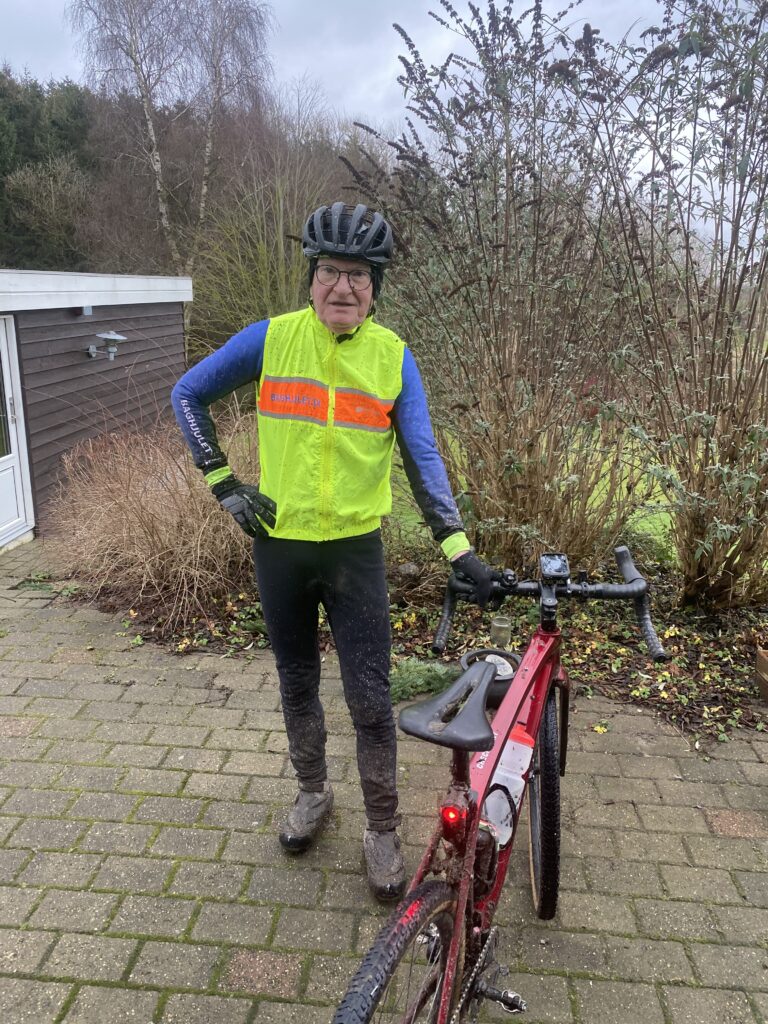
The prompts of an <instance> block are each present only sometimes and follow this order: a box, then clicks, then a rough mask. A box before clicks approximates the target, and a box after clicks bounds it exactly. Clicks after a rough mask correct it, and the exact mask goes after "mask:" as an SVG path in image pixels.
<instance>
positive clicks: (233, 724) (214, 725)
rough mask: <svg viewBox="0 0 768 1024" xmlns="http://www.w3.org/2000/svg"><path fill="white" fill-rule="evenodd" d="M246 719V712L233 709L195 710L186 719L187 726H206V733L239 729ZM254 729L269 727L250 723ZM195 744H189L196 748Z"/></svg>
mask: <svg viewBox="0 0 768 1024" xmlns="http://www.w3.org/2000/svg"><path fill="white" fill-rule="evenodd" d="M244 719H245V711H243V710H242V709H237V708H232V709H231V710H229V709H226V708H195V709H194V710H193V711H192V713H191V715H190V716H189V717H188V718H187V719H186V721H185V724H186V725H192V726H194V725H197V726H204V727H205V729H206V731H207V730H208V729H237V728H238V727H239V726H240V725H242V723H243V721H244ZM249 724H250V725H251V727H252V728H255V729H259V728H261V729H266V728H267V726H266V725H263V726H259V725H258V724H257V723H249ZM186 745H187V744H179V746H186ZM194 745H195V744H189V746H194Z"/></svg>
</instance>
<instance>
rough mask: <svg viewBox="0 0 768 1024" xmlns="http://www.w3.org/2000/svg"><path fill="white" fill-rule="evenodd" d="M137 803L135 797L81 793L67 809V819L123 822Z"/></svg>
mask: <svg viewBox="0 0 768 1024" xmlns="http://www.w3.org/2000/svg"><path fill="white" fill-rule="evenodd" d="M137 802H138V801H137V799H136V797H135V796H119V795H118V794H117V793H83V794H82V796H79V797H78V798H77V800H76V801H75V803H74V804H72V806H71V807H70V808H69V810H68V811H67V817H69V818H90V819H94V818H96V819H101V820H103V821H123V819H125V818H127V817H128V816H129V815H130V813H131V811H132V810H133V808H134V807H135V806H136V804H137Z"/></svg>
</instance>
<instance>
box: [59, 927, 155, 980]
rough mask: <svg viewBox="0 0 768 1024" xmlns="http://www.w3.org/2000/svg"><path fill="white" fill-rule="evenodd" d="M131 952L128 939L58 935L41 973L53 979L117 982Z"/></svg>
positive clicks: (133, 946) (133, 945)
mask: <svg viewBox="0 0 768 1024" xmlns="http://www.w3.org/2000/svg"><path fill="white" fill-rule="evenodd" d="M135 949H136V942H135V941H134V940H132V939H110V938H107V937H106V936H104V935H62V936H61V938H60V939H59V941H58V942H57V943H56V945H55V947H54V949H53V952H52V953H51V955H50V957H49V958H48V959H47V960H46V962H45V973H46V974H50V975H51V976H52V977H54V978H79V979H82V980H83V981H119V980H120V978H122V976H123V974H124V973H125V969H126V967H127V966H128V961H129V959H130V958H131V956H132V954H133V951H134V950H135Z"/></svg>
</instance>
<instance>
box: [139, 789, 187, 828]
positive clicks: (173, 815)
mask: <svg viewBox="0 0 768 1024" xmlns="http://www.w3.org/2000/svg"><path fill="white" fill-rule="evenodd" d="M202 809H203V801H202V800H184V799H181V798H179V797H174V796H148V797H145V798H144V799H143V800H142V802H141V806H140V807H139V809H138V810H137V811H136V813H135V814H134V816H133V817H134V820H136V821H164V822H177V823H179V824H181V825H191V824H192V823H193V822H195V821H197V819H198V817H199V816H200V812H201V811H202Z"/></svg>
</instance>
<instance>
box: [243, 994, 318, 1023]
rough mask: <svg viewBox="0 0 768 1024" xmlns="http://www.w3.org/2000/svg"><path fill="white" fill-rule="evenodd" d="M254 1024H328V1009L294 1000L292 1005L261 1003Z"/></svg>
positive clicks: (264, 1001)
mask: <svg viewBox="0 0 768 1024" xmlns="http://www.w3.org/2000/svg"><path fill="white" fill-rule="evenodd" d="M253 1019H254V1024H328V1009H327V1008H323V1007H319V1006H308V1005H307V1004H305V1003H299V1002H297V1001H296V1000H294V999H292V1000H291V1002H290V1003H283V1002H279V1003H277V1002H274V1003H273V1002H268V1001H267V1000H266V999H261V1000H260V1001H259V1008H258V1011H257V1013H256V1016H255V1017H254V1018H253Z"/></svg>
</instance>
